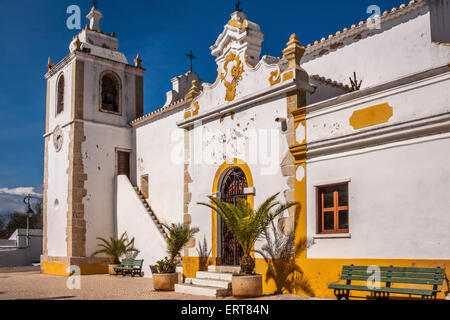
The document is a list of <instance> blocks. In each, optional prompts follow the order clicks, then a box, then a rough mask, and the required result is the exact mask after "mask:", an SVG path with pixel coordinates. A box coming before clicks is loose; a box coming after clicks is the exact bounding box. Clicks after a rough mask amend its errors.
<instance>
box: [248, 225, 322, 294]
mask: <svg viewBox="0 0 450 320" xmlns="http://www.w3.org/2000/svg"><path fill="white" fill-rule="evenodd" d="M263 236H264V237H265V239H266V244H265V245H263V246H262V247H261V250H255V252H257V253H259V254H260V255H261V256H263V258H264V260H265V262H266V264H267V272H266V277H265V281H266V283H268V282H269V281H270V280H273V281H274V282H275V286H276V291H275V292H274V294H282V293H286V292H287V293H300V292H301V293H303V294H306V295H308V296H311V297H314V296H315V294H314V291H313V289H312V287H311V284H310V283H309V281H308V279H307V278H306V277H305V275H304V273H303V270H302V269H301V267H300V266H299V265H298V264H296V263H295V259H294V257H296V256H299V255H300V254H301V253H302V252H304V251H305V250H306V248H307V247H309V245H310V243H309V241H308V240H307V239H306V238H304V239H301V240H300V241H299V242H298V243H297V245H296V244H295V234H294V231H292V232H291V233H290V234H289V235H288V236H286V235H284V234H283V233H282V232H281V231H280V230H279V229H278V228H276V227H275V224H274V222H272V227H271V228H270V229H269V230H266V231H265V232H264V233H263Z"/></svg>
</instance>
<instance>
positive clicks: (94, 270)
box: [41, 261, 108, 277]
mask: <svg viewBox="0 0 450 320" xmlns="http://www.w3.org/2000/svg"><path fill="white" fill-rule="evenodd" d="M68 266H69V263H67V262H54V261H42V262H41V273H43V274H52V275H57V276H66V277H68V276H70V274H69V272H68V270H67V267H68ZM79 267H80V273H81V275H88V274H107V273H108V264H104V263H83V264H81V265H80V266H79Z"/></svg>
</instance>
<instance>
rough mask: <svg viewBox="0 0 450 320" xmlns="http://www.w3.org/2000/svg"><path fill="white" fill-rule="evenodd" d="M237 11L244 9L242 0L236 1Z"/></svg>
mask: <svg viewBox="0 0 450 320" xmlns="http://www.w3.org/2000/svg"><path fill="white" fill-rule="evenodd" d="M236 11H239V12H241V11H242V8H241V1H239V0H237V2H236Z"/></svg>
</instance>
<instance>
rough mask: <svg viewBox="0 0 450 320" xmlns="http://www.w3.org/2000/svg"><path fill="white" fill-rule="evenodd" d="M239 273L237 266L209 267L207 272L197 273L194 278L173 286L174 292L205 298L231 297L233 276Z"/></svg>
mask: <svg viewBox="0 0 450 320" xmlns="http://www.w3.org/2000/svg"><path fill="white" fill-rule="evenodd" d="M239 272H240V267H239V266H209V267H208V271H197V272H196V274H195V276H196V277H195V278H186V279H185V281H184V283H180V284H176V285H175V292H179V293H186V294H193V295H201V296H207V297H226V296H230V295H231V283H232V279H233V274H238V273H239Z"/></svg>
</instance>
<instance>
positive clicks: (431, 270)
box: [342, 266, 445, 274]
mask: <svg viewBox="0 0 450 320" xmlns="http://www.w3.org/2000/svg"><path fill="white" fill-rule="evenodd" d="M367 268H368V267H367V266H343V267H342V269H343V270H367ZM380 270H381V271H398V272H422V273H439V274H440V273H444V272H445V269H442V268H409V267H380Z"/></svg>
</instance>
